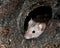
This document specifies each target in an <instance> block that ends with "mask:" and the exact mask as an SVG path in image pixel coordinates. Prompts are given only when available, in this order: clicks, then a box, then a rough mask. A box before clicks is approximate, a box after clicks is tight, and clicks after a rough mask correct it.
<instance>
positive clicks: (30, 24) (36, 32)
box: [24, 6, 52, 39]
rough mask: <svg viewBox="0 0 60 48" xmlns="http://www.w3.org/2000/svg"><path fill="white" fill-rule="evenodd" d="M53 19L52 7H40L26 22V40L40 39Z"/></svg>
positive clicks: (30, 14)
mask: <svg viewBox="0 0 60 48" xmlns="http://www.w3.org/2000/svg"><path fill="white" fill-rule="evenodd" d="M51 18H52V8H51V7H50V6H40V7H37V8H35V9H34V10H32V11H31V12H30V13H29V14H28V16H27V17H26V19H25V21H24V32H25V34H24V38H25V39H32V38H37V37H39V36H40V35H41V34H42V33H43V32H44V30H45V29H46V27H47V24H48V22H49V20H51Z"/></svg>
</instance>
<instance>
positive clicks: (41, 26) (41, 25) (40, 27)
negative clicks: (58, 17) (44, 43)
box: [39, 23, 46, 31]
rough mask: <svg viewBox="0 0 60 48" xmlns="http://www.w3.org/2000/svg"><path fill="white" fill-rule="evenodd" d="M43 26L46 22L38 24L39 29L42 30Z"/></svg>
mask: <svg viewBox="0 0 60 48" xmlns="http://www.w3.org/2000/svg"><path fill="white" fill-rule="evenodd" d="M45 28H46V24H45V23H41V24H39V29H40V30H41V31H43V30H44V29H45Z"/></svg>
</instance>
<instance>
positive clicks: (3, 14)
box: [0, 0, 60, 48]
mask: <svg viewBox="0 0 60 48" xmlns="http://www.w3.org/2000/svg"><path fill="white" fill-rule="evenodd" d="M41 5H46V6H51V7H52V9H53V17H52V18H55V19H57V20H58V19H60V18H58V17H59V16H58V15H59V12H60V1H59V0H0V48H60V28H55V30H54V31H53V32H52V33H51V34H48V32H46V33H45V32H44V33H43V34H42V35H41V36H39V37H38V38H36V39H30V40H26V39H25V38H24V29H23V28H24V20H25V17H26V16H27V15H28V13H29V12H30V11H31V10H33V9H34V8H37V7H39V6H41ZM58 21H60V20H58ZM6 29H8V30H9V31H8V32H9V33H7V32H6V34H5V30H6ZM52 29H53V28H52Z"/></svg>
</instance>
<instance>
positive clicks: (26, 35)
mask: <svg viewBox="0 0 60 48" xmlns="http://www.w3.org/2000/svg"><path fill="white" fill-rule="evenodd" d="M24 37H25V39H30V38H31V37H32V36H31V34H25V35H24Z"/></svg>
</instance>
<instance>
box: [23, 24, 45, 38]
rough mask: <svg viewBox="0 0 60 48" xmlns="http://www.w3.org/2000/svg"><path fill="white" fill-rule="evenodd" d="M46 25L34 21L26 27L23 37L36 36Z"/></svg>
mask: <svg viewBox="0 0 60 48" xmlns="http://www.w3.org/2000/svg"><path fill="white" fill-rule="evenodd" d="M45 27H46V24H44V23H41V24H40V23H36V24H35V26H33V27H32V26H31V27H28V30H27V31H26V33H25V35H24V37H25V39H31V38H37V37H39V35H41V34H42V33H43V31H44V29H45Z"/></svg>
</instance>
